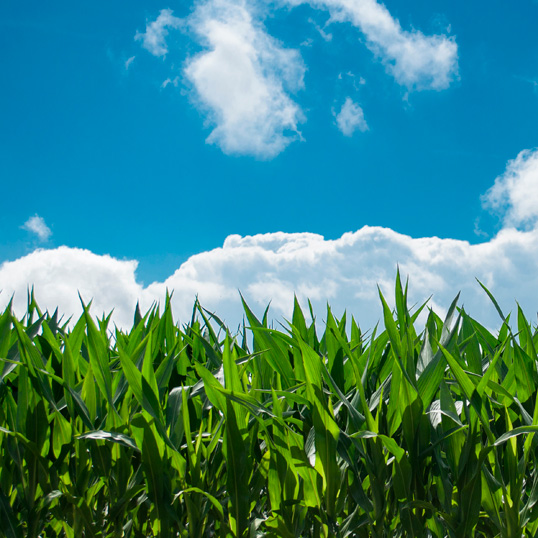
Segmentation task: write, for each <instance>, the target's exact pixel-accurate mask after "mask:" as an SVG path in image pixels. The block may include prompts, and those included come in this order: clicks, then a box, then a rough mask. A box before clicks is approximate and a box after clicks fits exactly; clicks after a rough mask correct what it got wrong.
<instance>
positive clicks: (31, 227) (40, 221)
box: [21, 213, 52, 241]
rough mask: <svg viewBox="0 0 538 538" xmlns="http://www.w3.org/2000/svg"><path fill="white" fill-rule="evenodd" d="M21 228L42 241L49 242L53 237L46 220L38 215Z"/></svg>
mask: <svg viewBox="0 0 538 538" xmlns="http://www.w3.org/2000/svg"><path fill="white" fill-rule="evenodd" d="M21 228H22V229H23V230H26V231H28V232H31V233H33V234H36V235H37V237H38V239H39V240H40V241H47V240H48V239H49V237H50V236H51V235H52V231H51V229H50V228H49V227H48V226H47V225H46V224H45V219H44V218H43V217H40V216H39V215H38V214H37V213H36V214H35V215H34V216H33V217H30V218H29V219H28V220H27V221H26V222H25V223H24V224H23V225H22V226H21Z"/></svg>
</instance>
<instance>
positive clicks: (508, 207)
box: [482, 149, 538, 228]
mask: <svg viewBox="0 0 538 538" xmlns="http://www.w3.org/2000/svg"><path fill="white" fill-rule="evenodd" d="M482 204H483V205H484V207H486V208H488V209H493V210H494V211H497V212H499V213H501V214H503V222H504V225H505V226H515V227H525V228H528V227H534V226H536V223H537V220H538V149H534V150H524V151H522V152H520V153H519V155H518V156H517V157H516V158H515V159H513V160H511V161H509V162H508V166H507V167H506V171H505V173H504V174H503V175H501V176H499V177H498V178H497V179H496V180H495V183H494V185H493V186H492V187H491V188H490V189H489V190H488V191H487V192H486V194H485V195H484V196H483V197H482Z"/></svg>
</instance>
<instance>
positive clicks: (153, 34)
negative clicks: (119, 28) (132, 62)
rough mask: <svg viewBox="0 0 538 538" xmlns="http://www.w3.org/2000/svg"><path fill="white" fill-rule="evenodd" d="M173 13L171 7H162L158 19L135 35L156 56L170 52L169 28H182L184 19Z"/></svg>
mask: <svg viewBox="0 0 538 538" xmlns="http://www.w3.org/2000/svg"><path fill="white" fill-rule="evenodd" d="M173 13H174V12H173V11H172V10H171V9H162V10H161V12H160V13H159V16H158V17H157V19H156V20H154V21H153V22H148V23H147V24H146V31H145V32H137V33H136V35H135V40H136V41H142V46H143V47H144V48H145V49H146V50H148V51H149V52H151V54H153V55H154V56H165V55H166V54H168V46H167V44H166V36H167V35H168V28H181V26H182V24H183V23H182V20H181V19H180V18H178V17H174V15H173ZM127 61H129V60H127ZM126 67H127V65H126Z"/></svg>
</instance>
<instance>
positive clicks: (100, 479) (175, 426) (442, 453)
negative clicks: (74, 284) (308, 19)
mask: <svg viewBox="0 0 538 538" xmlns="http://www.w3.org/2000/svg"><path fill="white" fill-rule="evenodd" d="M395 291H396V295H395V310H394V311H392V312H391V310H390V308H389V306H388V305H387V302H386V301H385V299H384V297H383V296H382V295H381V294H380V297H381V303H382V307H383V315H384V316H383V317H384V326H385V329H384V330H380V329H374V330H372V331H371V332H367V333H363V332H361V329H360V328H359V326H358V325H357V323H356V322H355V319H351V320H347V319H346V316H345V315H344V316H343V317H342V318H341V319H336V318H335V317H334V316H333V314H332V313H331V310H330V308H328V309H327V313H326V317H325V320H324V323H323V331H322V334H321V336H319V334H318V333H319V332H320V331H319V327H320V326H321V323H319V322H318V323H315V322H314V321H312V319H313V318H314V315H313V313H312V311H311V310H310V312H309V315H308V316H307V317H306V318H305V316H304V314H303V312H302V311H301V309H300V307H299V305H298V303H297V302H296V304H295V309H294V312H293V317H292V319H291V320H290V322H289V323H288V324H287V325H286V326H282V327H280V328H279V329H275V328H273V327H270V326H268V323H267V316H264V318H263V319H262V320H261V321H260V320H258V319H257V318H256V317H255V315H254V314H253V313H252V312H251V311H250V309H249V308H248V306H247V305H246V304H245V305H244V308H245V324H244V327H243V328H242V329H241V330H240V331H239V332H238V333H237V334H235V335H232V334H230V331H229V330H228V329H227V328H226V327H225V326H224V325H223V323H222V322H221V321H220V320H219V319H218V318H217V317H216V316H214V315H211V314H209V313H208V312H207V311H205V310H204V309H203V308H202V307H201V306H200V305H199V304H198V303H196V304H195V307H194V312H193V317H192V321H191V322H190V323H189V324H187V325H185V326H184V327H178V326H177V325H175V324H174V321H173V318H172V312H171V307H170V300H169V298H167V301H166V304H165V305H164V308H163V309H162V313H161V309H159V307H158V306H155V307H153V308H152V309H151V310H150V311H149V312H148V313H146V314H145V315H144V316H142V315H141V313H140V312H139V309H138V308H137V310H136V313H135V319H134V324H133V327H132V328H131V329H130V330H129V331H123V330H118V329H112V328H111V326H110V325H111V323H110V316H108V317H103V318H102V319H99V320H95V318H93V317H92V315H90V311H89V308H87V307H85V308H84V313H83V315H82V316H81V317H80V319H79V320H78V321H76V322H71V323H69V324H67V323H62V322H61V321H60V320H59V316H58V313H57V312H56V313H54V314H53V315H50V314H49V313H42V312H41V311H40V309H39V307H38V306H37V304H36V302H35V300H34V298H33V295H32V294H30V297H29V302H28V311H27V313H26V315H25V316H24V317H23V318H22V319H19V318H17V317H16V316H15V315H14V314H13V313H12V311H11V307H10V306H9V307H8V308H7V309H6V310H5V311H4V312H3V314H1V315H0V361H1V362H0V521H1V522H2V524H1V530H0V534H3V535H5V536H7V537H9V538H19V537H21V536H24V537H32V538H36V537H38V536H40V537H42V538H45V537H46V538H51V537H67V538H74V537H76V538H79V537H123V536H125V537H133V538H134V537H144V538H146V537H150V536H159V537H163V538H168V537H175V536H185V537H203V536H218V537H228V536H230V537H251V536H252V537H254V536H268V537H270V536H273V537H290V538H291V537H311V538H317V537H320V536H325V537H329V536H331V537H332V536H334V537H347V536H350V537H351V536H356V537H382V536H386V537H393V536H394V537H395V536H408V537H426V536H432V537H438V538H443V537H445V536H450V537H465V536H488V537H489V536H491V537H493V536H501V537H506V538H508V537H510V538H512V537H516V536H522V535H523V536H535V535H536V533H537V532H538V507H537V505H536V500H537V499H538V464H537V461H538V460H537V456H538V445H537V440H536V437H535V435H534V434H535V432H537V431H538V399H537V397H536V387H537V385H538V371H537V354H536V349H537V346H538V334H537V331H536V328H535V327H531V325H530V324H529V322H528V321H527V320H526V319H525V317H524V315H523V313H522V312H521V311H520V310H519V311H518V312H517V321H515V322H512V323H511V322H510V320H509V319H506V318H504V316H503V314H502V312H501V311H500V309H498V310H499V314H500V315H501V323H502V326H501V328H500V330H499V331H498V332H495V333H494V334H493V333H492V332H490V331H489V330H487V329H486V328H485V327H483V326H482V325H481V324H480V323H479V322H478V321H476V320H474V319H472V318H471V317H470V316H469V315H467V313H466V312H465V311H464V310H463V309H460V308H458V307H457V300H455V301H454V303H453V304H452V306H451V307H450V309H449V312H448V315H447V316H446V319H445V320H442V319H441V318H440V317H438V316H437V315H436V314H435V313H434V312H432V311H430V312H429V313H428V311H427V305H423V306H422V307H420V308H418V309H416V310H412V309H411V310H410V309H409V308H408V306H407V286H405V287H403V286H402V285H401V282H400V278H399V276H398V277H397V280H396V290H395ZM485 292H486V293H489V292H487V290H485ZM492 300H493V302H494V304H495V305H496V307H497V308H498V305H497V304H496V303H495V300H494V299H493V297H492ZM421 312H422V313H423V314H425V317H424V319H426V318H427V321H426V323H425V328H424V330H422V331H420V333H419V334H417V329H416V328H415V325H416V320H417V318H418V316H419V314H420V313H421ZM307 319H308V320H309V321H307Z"/></svg>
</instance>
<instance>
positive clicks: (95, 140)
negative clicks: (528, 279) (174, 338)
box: [0, 0, 538, 312]
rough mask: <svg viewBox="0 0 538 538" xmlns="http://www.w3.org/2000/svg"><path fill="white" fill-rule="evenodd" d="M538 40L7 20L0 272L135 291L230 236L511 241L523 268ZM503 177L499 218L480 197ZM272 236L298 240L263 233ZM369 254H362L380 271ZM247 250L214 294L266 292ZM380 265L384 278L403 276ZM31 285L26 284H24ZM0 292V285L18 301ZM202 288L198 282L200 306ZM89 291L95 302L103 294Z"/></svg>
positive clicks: (391, 23) (360, 13) (389, 13)
mask: <svg viewBox="0 0 538 538" xmlns="http://www.w3.org/2000/svg"><path fill="white" fill-rule="evenodd" d="M536 21H538V3H537V2H536V1H532V0H521V1H518V2H517V3H508V2H501V1H494V2H491V1H488V2H482V1H476V2H463V1H450V2H449V1H448V0H446V1H445V0H438V1H435V2H431V1H429V2H426V1H418V0H413V1H406V2H403V1H401V0H391V1H387V2H385V3H384V4H381V3H379V2H376V1H375V0H356V1H355V2H351V1H348V0H319V1H317V0H312V1H310V2H307V1H305V2H300V1H295V0H290V1H284V0H282V1H281V2H276V3H264V2H260V1H258V0H252V1H249V2H240V1H239V0H206V1H202V2H194V3H186V2H182V3H180V2H169V3H162V2H160V1H151V2H148V1H146V2H141V1H136V0H135V1H131V2H129V3H127V2H102V1H94V2H91V3H84V4H82V5H81V4H77V3H73V2H61V1H55V2H50V3H42V2H34V1H30V2H29V3H26V4H24V5H23V4H21V3H20V2H15V1H12V0H8V1H7V2H4V3H2V6H1V7H0V30H1V31H0V49H1V51H2V54H1V56H0V57H1V59H0V62H1V63H0V67H1V71H2V80H3V82H2V84H0V107H1V109H0V117H1V118H2V120H1V123H0V177H1V178H2V185H3V196H2V198H3V201H4V203H3V204H2V211H1V212H0V230H1V232H2V233H1V239H0V263H2V262H5V263H4V266H3V267H4V270H5V271H7V265H6V264H9V263H15V262H19V267H20V268H22V267H27V265H24V264H25V263H26V264H27V263H29V262H28V260H29V259H30V258H29V256H31V255H32V254H33V253H34V254H35V253H36V252H37V253H39V252H41V253H42V252H43V251H47V252H48V255H49V256H51V257H53V256H56V259H57V260H60V259H61V256H62V255H63V254H62V253H65V252H67V250H65V249H64V250H62V249H61V248H60V247H67V249H85V252H88V253H91V254H92V255H95V256H97V257H103V256H105V255H109V256H111V257H112V259H114V260H117V261H118V263H120V262H122V261H124V262H126V261H127V260H137V261H138V266H137V268H136V272H133V275H131V276H129V278H134V279H135V280H136V283H137V285H138V286H140V290H142V291H144V290H145V291H147V286H148V285H149V284H151V283H152V282H154V281H155V282H158V283H159V282H160V283H163V282H165V281H166V279H167V278H169V277H170V276H171V275H172V274H173V273H174V271H176V270H177V269H178V268H180V266H181V264H182V263H184V262H186V261H188V260H191V261H192V262H193V263H194V261H193V260H198V259H199V258H196V257H195V258H192V256H193V255H195V254H204V253H211V252H213V253H215V252H217V251H218V249H219V248H220V247H222V246H223V244H224V242H225V241H226V238H227V237H229V236H234V234H237V235H239V236H241V237H243V238H244V237H246V236H254V237H260V238H261V237H265V238H266V239H264V240H263V241H262V240H261V239H260V240H259V241H258V243H257V244H256V248H262V250H263V249H265V248H266V246H263V245H267V244H268V241H269V240H268V239H267V238H268V237H270V238H272V239H271V240H273V239H274V240H276V241H277V242H281V243H282V245H284V244H295V243H296V241H299V242H301V241H302V239H301V237H303V238H304V237H311V236H297V235H293V234H300V233H305V232H308V233H310V234H318V235H320V236H323V238H325V240H333V241H337V242H338V241H341V239H342V236H343V234H345V233H346V232H357V231H359V230H361V229H363V227H364V226H370V227H372V226H374V227H381V228H382V229H383V230H385V231H386V232H387V233H388V232H391V233H392V232H395V233H396V234H402V235H404V236H406V237H408V236H409V237H410V238H415V239H418V238H440V239H446V240H449V239H454V240H459V241H463V242H468V243H469V244H470V245H471V246H472V245H476V246H478V245H480V244H482V245H485V248H486V247H488V248H489V247H491V245H492V244H493V243H494V242H495V240H496V239H497V238H498V237H499V234H502V233H503V232H504V231H506V230H508V229H509V230H513V232H514V233H516V232H517V233H518V234H519V235H517V237H516V238H515V239H514V238H512V239H511V241H512V244H513V245H515V244H516V243H517V241H519V240H521V241H523V240H524V241H525V244H526V245H529V244H531V245H532V248H533V249H534V243H533V242H532V241H534V239H532V241H531V239H529V238H530V237H531V236H530V235H529V234H530V233H531V232H532V231H534V229H535V218H536V216H537V214H538V210H537V211H535V212H533V210H532V208H531V209H529V208H528V207H527V208H525V207H524V204H523V205H522V203H523V202H522V201H521V200H522V199H525V198H526V199H527V201H528V200H538V197H537V198H532V196H530V197H529V195H528V194H523V195H520V194H521V192H522V191H521V189H520V190H518V188H520V187H521V188H523V187H525V189H524V191H525V192H527V193H528V189H529V188H530V190H531V192H535V191H536V190H537V189H538V167H536V170H535V166H534V162H535V160H538V159H536V154H535V153H534V149H533V148H536V147H537V146H538V128H537V125H538V121H537V120H538V40H537V39H536ZM525 150H528V151H529V152H530V153H528V154H523V155H522V156H521V158H520V160H519V161H517V160H516V161H515V159H517V157H518V155H520V152H522V151H525ZM510 162H512V169H511V170H512V172H511V173H509V170H510V164H509V163H510ZM507 167H508V168H507ZM507 170H508V171H507ZM510 174H511V175H510ZM525 174H526V175H525ZM496 178H498V182H497V183H498V185H499V186H498V188H497V190H496V193H495V196H496V198H495V197H494V196H493V195H490V196H489V198H487V197H486V198H485V197H484V195H485V194H486V193H487V192H488V189H490V188H491V187H492V186H493V184H494V182H495V180H496ZM503 178H504V180H503ZM510 178H512V179H513V178H516V179H515V180H513V181H512V180H510ZM529 185H530V187H529ZM518 186H519V187H518ZM535 186H536V187H535ZM533 188H534V189H535V191H532V189H533ZM489 192H490V193H491V191H489ZM518 193H519V194H518ZM512 195H513V196H512ZM518 196H519V198H518ZM536 196H538V194H537V195H536ZM488 199H489V205H488V202H487V200H488ZM493 200H497V202H496V204H495V203H494V201H493ZM494 205H496V206H497V211H492V206H494ZM531 205H532V204H531ZM525 211H526V213H525ZM32 218H33V221H31V220H30V219H32ZM47 230H48V231H47ZM276 232H284V233H285V234H292V235H286V236H284V238H282V237H281V236H267V235H265V236H261V235H259V234H273V233H276ZM522 234H527V235H522ZM316 237H317V236H316ZM391 237H392V236H391ZM533 237H534V236H533ZM275 238H276V239H275ZM364 240H365V241H366V239H364ZM233 241H235V239H233V237H232V243H233ZM316 241H317V239H316ZM361 241H362V239H361ZM370 241H371V242H370V243H368V248H366V247H365V245H364V244H362V243H361V245H362V246H361V249H362V250H361V252H366V251H367V250H368V251H370V252H375V248H374V247H372V245H374V244H375V241H374V242H372V241H373V240H372V239H371V238H370ZM228 244H229V243H228ZM262 244H263V245H262ZM279 244H280V243H279ZM316 244H317V243H316ZM336 244H337V245H339V244H340V243H336ZM448 244H449V243H446V242H445V243H443V242H441V243H439V245H443V246H440V247H439V249H441V250H442V249H444V248H445V247H446V245H448ZM260 245H262V246H260ZM462 245H464V248H467V246H465V245H467V243H462ZM250 246H252V245H250ZM242 247H245V245H244V244H242ZM249 248H250V247H249ZM271 248H272V247H271ZM286 248H288V247H286ZM357 248H358V247H357ZM447 248H448V247H447ZM528 248H531V247H528ZM215 249H217V251H215ZM290 249H291V250H293V248H291V247H290ZM284 250H286V249H284ZM307 250H308V249H307ZM310 250H311V249H310ZM389 251H390V249H389ZM537 251H538V247H537ZM72 252H78V251H76V250H73V251H72ZM218 252H220V251H218ZM241 252H242V253H243V254H244V253H245V251H241ZM241 252H240V253H238V254H237V256H238V257H239V258H234V260H235V261H234V262H233V263H232V265H227V266H226V267H228V269H226V267H224V266H223V267H224V268H223V269H222V274H226V275H228V274H229V273H230V274H232V273H233V275H234V276H233V278H232V277H230V279H229V280H226V284H223V282H224V280H222V278H223V277H222V274H221V276H219V277H218V278H216V280H215V282H217V281H218V282H219V285H223V286H228V287H231V288H232V289H233V290H234V293H236V290H237V288H238V287H239V288H241V289H243V288H244V287H245V288H249V286H250V288H249V289H253V290H255V289H257V288H256V285H260V286H261V287H262V288H263V287H264V285H263V282H262V281H261V280H260V281H256V282H254V281H252V278H250V277H249V278H250V280H249V279H245V278H246V277H242V276H240V271H239V270H238V269H237V267H238V266H239V265H240V263H239V261H238V260H239V259H240V258H241V256H242V254H241ZM282 252H283V251H282ZM473 252H474V251H473ZM503 252H505V251H503ZM88 255H89V254H88ZM347 256H348V257H347V260H348V261H349V260H350V259H351V258H350V255H347ZM372 256H373V254H372ZM413 256H415V255H413ZM413 256H411V258H412V259H413V260H415V261H414V262H413V263H414V264H415V265H417V263H416V259H417V258H416V256H415V257H414V258H413ZM429 256H430V258H428V260H429V261H428V263H433V261H432V260H433V259H434V258H432V257H431V256H433V254H430V255H429ZM447 256H448V255H447ZM533 256H534V250H532V254H531V253H529V255H528V256H527V259H528V260H531V259H534V257H533ZM411 258H409V259H411ZM92 259H93V258H92ZM95 259H97V258H95ZM107 259H108V258H107ZM369 259H373V258H368V259H365V261H367V260H369ZM447 259H449V258H447ZM24 260H26V262H25V261H24ZM330 260H331V263H333V262H334V261H335V258H334V257H333V258H330ZM383 260H384V261H380V259H379V258H375V263H376V264H378V266H379V267H381V265H382V268H383V271H386V274H387V275H390V274H392V275H393V274H394V270H395V269H394V268H395V265H396V263H402V262H403V263H404V265H405V263H406V260H408V258H407V257H406V256H404V255H403V254H402V255H401V257H400V258H398V257H397V256H395V257H393V258H390V257H388V258H386V259H385V258H383ZM35 263H36V264H37V268H34V269H35V270H38V269H39V263H41V262H38V261H36V262H35ZM58 263H59V262H58ZM305 263H306V262H305ZM316 263H317V262H316ZM532 263H533V262H530V261H528V262H527V264H526V266H528V267H527V269H526V270H527V272H528V274H530V273H532V270H533V269H534V268H535V266H534V265H533V264H532ZM260 264H261V265H260ZM120 265H121V263H120ZM269 265H270V264H269ZM415 265H413V264H412V263H410V262H409V267H410V268H412V267H414V266H415ZM418 265H420V264H418ZM325 266H326V264H324V267H325ZM32 267H33V266H32ZM45 267H46V266H42V269H43V270H42V271H41V273H43V272H46V271H45ZM34 269H32V271H33V270H34ZM437 269H439V268H437ZM250 270H251V271H257V272H262V273H263V274H265V275H267V279H268V280H267V282H269V281H270V282H273V283H276V282H277V281H278V282H285V283H286V285H285V286H284V287H282V286H281V287H278V285H277V284H275V286H276V288H274V293H275V294H276V295H278V294H279V293H282V294H284V295H285V293H286V292H292V291H297V289H298V288H299V287H300V285H301V282H300V276H297V277H296V278H295V277H291V276H289V275H288V274H287V273H286V275H287V276H279V277H278V278H277V277H276V276H275V275H276V273H277V272H278V271H277V270H276V269H275V266H274V265H270V267H269V266H266V267H264V266H263V263H262V262H259V263H258V262H256V263H254V264H253V265H252V267H251V269H250ZM293 270H295V269H293ZM20 271H22V273H24V270H22V269H20V270H19V272H20ZM28 271H29V272H28V273H24V274H25V275H26V276H25V277H24V278H25V279H26V280H24V279H23V280H24V282H23V280H21V281H20V283H19V284H20V286H22V285H23V284H24V283H30V281H31V283H35V280H36V279H35V278H34V277H32V276H31V275H33V274H34V273H32V272H31V271H30V270H28ZM73 271H75V272H76V270H75V269H73ZM111 271H112V272H113V271H114V270H113V269H111ZM133 271H135V270H134V269H133ZM275 271H276V272H275ZM282 271H284V270H282ZM290 271H291V269H290ZM350 271H351V269H350ZM447 271H449V270H448V269H447ZM481 271H484V274H489V273H488V270H487V269H486V268H481V267H478V266H476V267H475V269H474V273H473V274H472V275H471V274H469V275H467V276H469V278H470V277H471V276H477V277H482V274H481ZM120 272H121V271H120ZM284 272H285V271H284ZM291 272H292V273H293V271H291ZM290 274H291V273H290ZM383 274H385V273H383ZM447 274H448V273H447ZM466 274H467V273H466ZM525 274H526V275H527V273H525ZM7 275H8V273H7V272H5V274H4V275H3V278H4V280H3V281H0V287H2V288H3V289H5V290H13V291H16V289H17V287H16V286H15V285H14V284H12V283H11V282H8V281H7V280H6V279H7ZM298 275H300V272H299V273H298ZM430 276H431V278H430V279H429V280H428V279H426V280H425V281H424V282H425V285H427V283H428V282H429V283H430V284H431V285H432V287H433V288H434V289H433V291H435V289H437V288H436V287H435V286H436V284H435V282H436V280H435V278H434V276H438V277H439V278H442V279H444V281H446V278H445V273H443V272H438V273H437V274H436V269H435V267H434V266H433V265H432V273H431V275H430ZM51 278H52V277H51ZM62 278H64V277H62ZM103 278H104V277H103ZM323 278H324V279H326V281H327V282H330V281H331V273H329V272H327V273H326V274H325V273H323ZM335 278H336V276H335ZM338 278H341V279H343V280H346V279H347V280H349V279H350V278H351V276H350V275H347V274H346V275H343V276H342V275H340V277H338ZM387 278H388V277H387ZM410 278H411V283H412V282H413V274H410ZM491 278H492V281H491V285H493V286H494V287H497V288H499V289H501V290H502V289H505V288H506V287H507V286H508V284H507V282H506V281H503V280H502V277H501V276H498V275H497V276H495V278H494V277H491ZM1 279H2V274H1V269H0V280H1ZM417 279H418V280H420V279H421V277H420V275H419V276H418V277H417ZM64 280H65V278H64ZM194 280H196V279H194ZM516 280H517V279H516ZM198 282H201V281H198ZM215 282H213V281H212V280H211V278H209V277H204V280H203V283H202V284H200V289H202V288H203V286H210V285H211V283H213V284H214V283H215ZM267 282H266V283H265V284H266V285H265V289H273V288H271V286H269V285H267ZM53 284H54V282H53V281H52V280H50V279H49V280H47V281H46V282H44V283H43V284H42V285H43V286H52V285H53ZM82 284H83V283H82ZM82 284H81V283H80V282H78V281H76V280H74V281H73V286H74V287H77V288H78V289H80V287H81V285H82ZM97 284H99V286H97ZM97 284H96V286H97V287H96V288H95V289H96V290H98V291H92V290H93V288H91V287H90V288H89V291H88V293H92V294H96V293H104V291H103V290H104V289H106V286H105V285H103V283H102V281H100V282H98V283H97ZM169 284H170V283H169ZM176 284H178V282H176ZM243 284H244V286H243ZM455 285H456V286H457V285H458V281H456V282H455ZM470 285H471V284H469V286H470ZM179 286H180V287H181V283H179ZM193 286H194V285H193ZM439 286H440V285H439ZM439 286H438V288H439V290H441V289H442V290H444V291H443V293H445V292H446V293H447V294H449V291H448V290H447V289H446V288H447V287H448V286H444V287H443V286H441V287H439ZM329 288H330V286H329ZM188 289H189V290H190V291H191V292H192V291H198V290H196V289H195V286H194V287H190V288H188ZM510 289H511V288H510ZM283 290H286V292H284V291H283ZM308 290H310V291H311V292H313V293H314V295H316V293H318V292H317V291H316V290H315V289H314V288H313V287H312V286H310V287H308V286H307V289H306V290H305V291H304V295H305V296H306V293H307V292H308ZM342 290H343V288H342ZM342 290H341V291H335V292H334V293H333V294H332V295H331V294H329V297H327V298H328V299H331V297H332V298H333V299H334V300H335V301H336V302H338V301H339V297H340V295H339V294H342V293H344V292H343V291H342ZM71 291H72V290H71ZM145 291H144V292H145ZM452 291H453V294H455V293H456V292H457V291H458V290H457V289H453V290H450V293H452ZM517 291H519V290H515V289H514V294H515V293H516V292H517ZM66 293H67V292H66ZM132 293H135V292H132ZM346 293H347V292H346ZM5 295H6V294H4V296H5ZM288 295H289V293H288ZM318 295H319V293H318ZM322 295H323V294H321V295H319V299H320V302H321V301H322V299H323V298H324V297H322ZM428 295H429V293H428ZM253 296H255V294H254V295H253ZM344 296H345V294H344ZM447 296H448V295H447ZM256 297H258V296H256ZM259 297H260V298H259V300H260V301H263V300H264V299H267V298H268V295H267V294H262V296H259ZM443 297H444V296H443ZM509 297H511V295H510V293H508V295H507V301H508V299H509ZM48 300H50V301H54V296H52V295H51V296H50V297H49V299H48ZM129 300H130V301H131V302H130V303H129V304H131V303H132V297H131V299H129ZM58 301H59V302H61V297H60V296H58ZM283 301H284V299H283ZM441 302H443V301H441ZM69 304H71V303H69ZM103 304H104V305H108V304H109V303H107V302H106V301H105V302H104V303H103ZM217 306H218V302H217ZM509 306H510V308H511V307H512V305H509ZM285 310H286V309H285V308H284V307H283V308H282V311H283V312H284V311H285Z"/></svg>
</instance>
